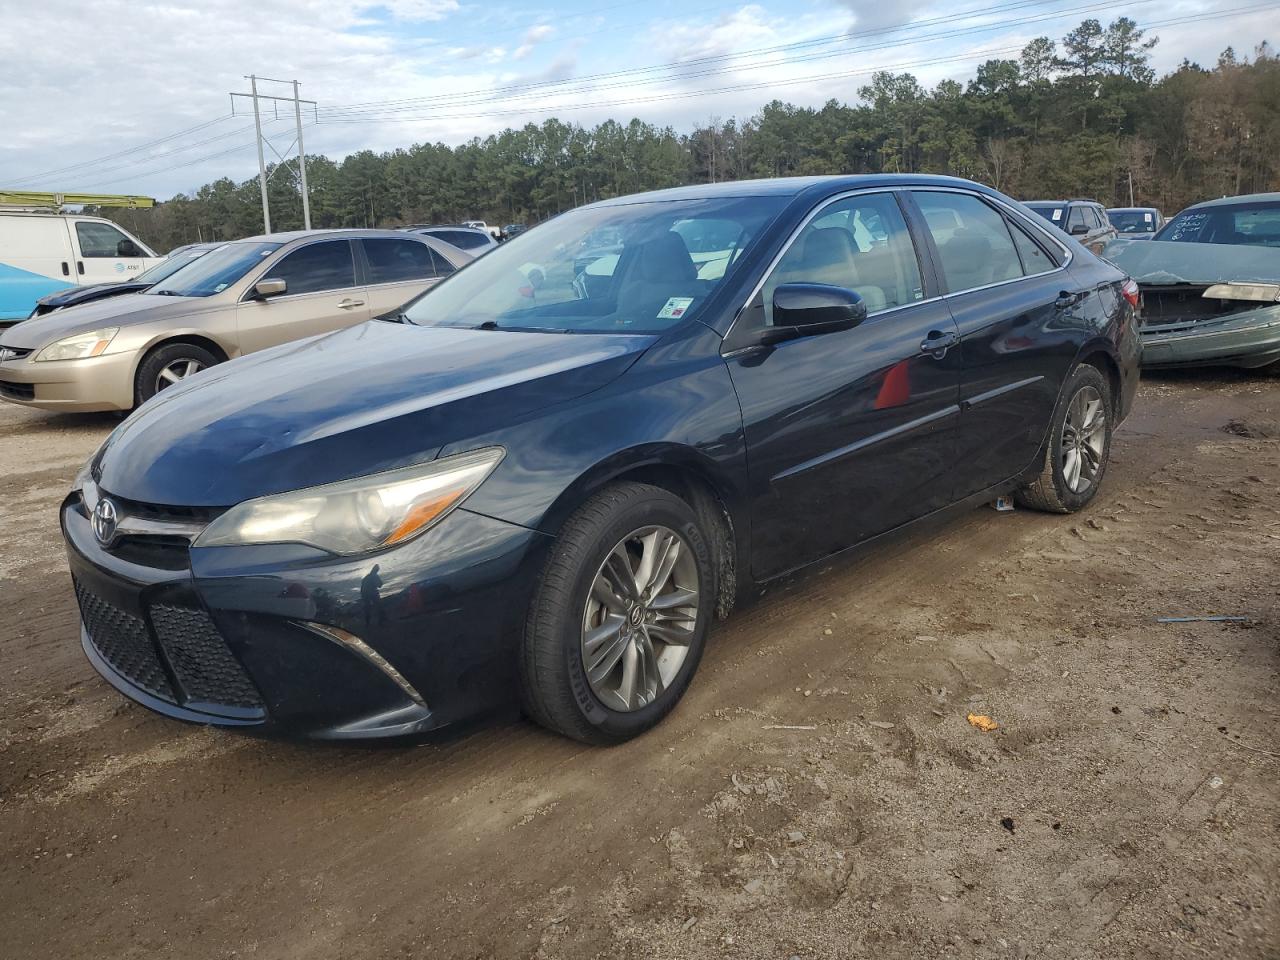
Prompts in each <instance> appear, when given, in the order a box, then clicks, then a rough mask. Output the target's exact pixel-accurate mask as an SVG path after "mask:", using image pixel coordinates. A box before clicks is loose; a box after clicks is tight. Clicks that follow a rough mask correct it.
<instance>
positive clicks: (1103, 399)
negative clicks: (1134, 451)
mask: <svg viewBox="0 0 1280 960" xmlns="http://www.w3.org/2000/svg"><path fill="white" fill-rule="evenodd" d="M1094 403H1099V404H1100V407H1099V408H1098V410H1097V413H1098V414H1100V415H1101V416H1102V418H1103V420H1102V423H1101V424H1100V425H1097V426H1094V427H1093V428H1092V429H1091V430H1090V431H1089V432H1088V433H1087V434H1081V433H1080V431H1078V430H1076V429H1075V428H1076V427H1078V426H1080V422H1079V421H1080V418H1081V417H1082V416H1085V415H1086V414H1087V416H1088V417H1089V419H1087V420H1086V424H1087V423H1092V422H1093V421H1092V419H1091V418H1092V416H1093V415H1094V414H1093V413H1092V412H1090V410H1091V407H1092V405H1093V404H1094ZM1113 415H1114V405H1113V402H1112V397H1111V385H1110V383H1109V382H1108V381H1107V378H1106V377H1105V376H1104V375H1103V374H1102V372H1101V371H1100V370H1098V368H1097V367H1094V366H1090V365H1089V364H1081V365H1080V366H1078V367H1076V368H1075V370H1074V371H1073V372H1072V374H1071V376H1070V377H1068V378H1067V384H1066V386H1065V387H1064V388H1063V391H1062V396H1061V397H1060V398H1059V400H1058V406H1057V408H1056V409H1055V410H1054V411H1053V420H1052V422H1051V423H1050V425H1049V438H1048V441H1047V443H1046V450H1045V463H1044V469H1043V470H1042V471H1041V473H1040V476H1038V477H1036V479H1035V480H1033V481H1032V482H1031V483H1029V484H1028V485H1027V486H1025V487H1023V488H1022V489H1021V490H1019V491H1018V492H1017V493H1016V494H1015V495H1014V499H1015V500H1016V501H1017V502H1018V504H1020V505H1021V506H1024V507H1031V508H1032V509H1035V510H1044V511H1046V512H1049V513H1075V512H1076V511H1077V510H1080V509H1083V508H1084V507H1085V506H1086V505H1087V504H1088V503H1089V502H1090V501H1091V500H1092V499H1093V498H1094V496H1095V495H1096V494H1097V492H1098V487H1099V486H1100V485H1101V484H1102V478H1103V476H1104V475H1105V474H1106V472H1107V464H1108V463H1109V462H1110V460H1111V423H1112V419H1113ZM1077 435H1080V436H1081V440H1082V442H1080V443H1079V444H1077V443H1075V442H1074V438H1075V437H1076V436H1077ZM1073 453H1074V454H1075V456H1074V458H1073V457H1072V454H1073ZM1075 464H1079V467H1078V470H1079V472H1078V473H1077V472H1076V470H1077V468H1076V467H1075ZM1090 471H1092V473H1090Z"/></svg>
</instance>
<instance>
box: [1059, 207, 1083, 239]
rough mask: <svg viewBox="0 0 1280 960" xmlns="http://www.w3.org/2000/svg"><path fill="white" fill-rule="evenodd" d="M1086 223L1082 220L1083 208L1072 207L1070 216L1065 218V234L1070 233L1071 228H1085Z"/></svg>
mask: <svg viewBox="0 0 1280 960" xmlns="http://www.w3.org/2000/svg"><path fill="white" fill-rule="evenodd" d="M1087 226H1088V223H1087V222H1086V221H1085V218H1084V207H1072V208H1071V212H1070V214H1068V216H1067V225H1066V226H1065V227H1063V229H1064V230H1066V231H1067V233H1070V232H1071V229H1072V228H1073V227H1087Z"/></svg>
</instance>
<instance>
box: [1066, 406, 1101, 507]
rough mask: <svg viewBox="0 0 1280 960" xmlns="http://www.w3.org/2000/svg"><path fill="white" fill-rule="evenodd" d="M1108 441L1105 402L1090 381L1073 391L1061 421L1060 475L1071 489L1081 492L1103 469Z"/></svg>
mask: <svg viewBox="0 0 1280 960" xmlns="http://www.w3.org/2000/svg"><path fill="white" fill-rule="evenodd" d="M1106 442H1107V405H1106V403H1105V402H1104V401H1103V399H1102V394H1101V393H1099V392H1098V389H1097V388H1096V387H1094V386H1092V385H1085V386H1083V387H1081V388H1080V389H1079V390H1078V391H1076V395H1075V396H1074V397H1072V398H1071V403H1070V404H1069V405H1068V406H1067V416H1066V419H1065V420H1064V421H1063V424H1062V444H1061V450H1062V478H1063V480H1064V481H1065V482H1066V485H1067V488H1068V489H1069V490H1070V491H1071V492H1072V493H1084V492H1085V491H1086V490H1088V489H1089V488H1090V487H1091V486H1093V484H1094V482H1095V481H1096V480H1097V479H1098V474H1099V473H1100V472H1101V471H1102V456H1103V453H1104V452H1105V450H1106Z"/></svg>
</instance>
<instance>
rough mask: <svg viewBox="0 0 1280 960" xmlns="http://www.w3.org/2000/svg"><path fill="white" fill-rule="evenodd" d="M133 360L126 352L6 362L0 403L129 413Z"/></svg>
mask: <svg viewBox="0 0 1280 960" xmlns="http://www.w3.org/2000/svg"><path fill="white" fill-rule="evenodd" d="M136 359H137V357H136V355H135V354H134V353H133V352H132V351H126V352H124V353H106V354H103V355H102V356H100V357H87V358H85V359H84V360H47V361H42V362H40V363H36V362H34V361H33V360H31V359H30V357H24V358H23V359H20V360H9V361H6V362H5V363H0V400H7V401H9V402H10V403H17V404H21V405H22V406H25V407H36V408H38V409H41V410H57V411H64V412H81V413H88V412H94V411H103V410H131V409H133V370H134V361H135V360H136Z"/></svg>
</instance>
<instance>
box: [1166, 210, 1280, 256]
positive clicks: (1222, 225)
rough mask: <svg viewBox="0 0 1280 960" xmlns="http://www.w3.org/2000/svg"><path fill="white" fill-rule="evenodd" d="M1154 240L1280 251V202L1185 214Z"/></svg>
mask: <svg viewBox="0 0 1280 960" xmlns="http://www.w3.org/2000/svg"><path fill="white" fill-rule="evenodd" d="M1154 239H1156V240H1172V241H1174V242H1182V243H1228V244H1237V245H1240V246H1254V247H1280V200H1264V201H1259V202H1257V203H1239V204H1234V203H1233V204H1223V205H1222V206H1213V207H1193V208H1191V209H1190V210H1183V211H1182V212H1181V213H1180V214H1178V215H1177V216H1176V217H1174V218H1173V219H1172V220H1170V221H1169V222H1168V223H1167V224H1166V225H1165V227H1164V229H1163V230H1161V231H1160V232H1159V233H1157V234H1156V235H1155V238H1154Z"/></svg>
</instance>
